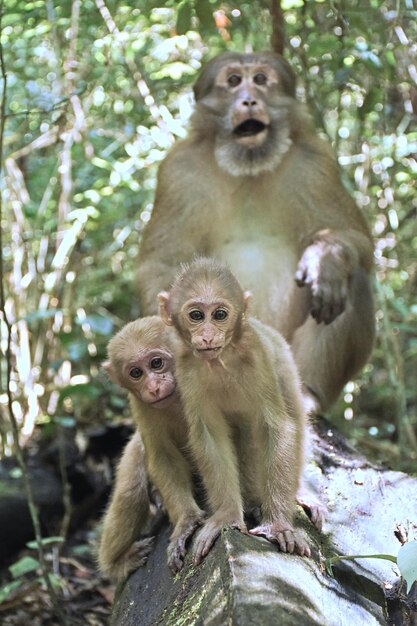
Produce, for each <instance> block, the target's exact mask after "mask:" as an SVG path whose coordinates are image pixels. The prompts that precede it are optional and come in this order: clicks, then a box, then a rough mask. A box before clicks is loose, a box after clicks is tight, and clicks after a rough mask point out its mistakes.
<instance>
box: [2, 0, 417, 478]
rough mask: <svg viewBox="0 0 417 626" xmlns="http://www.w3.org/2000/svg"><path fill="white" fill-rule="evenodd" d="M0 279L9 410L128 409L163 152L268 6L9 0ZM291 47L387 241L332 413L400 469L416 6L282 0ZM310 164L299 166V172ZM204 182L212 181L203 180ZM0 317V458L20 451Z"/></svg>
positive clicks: (411, 243) (416, 86)
mask: <svg viewBox="0 0 417 626" xmlns="http://www.w3.org/2000/svg"><path fill="white" fill-rule="evenodd" d="M2 4H3V18H2V33H1V41H2V46H3V56H4V65H5V70H6V72H7V96H6V105H5V106H6V108H5V130H4V139H3V143H4V147H3V150H4V159H3V161H4V163H3V171H2V181H1V192H2V198H3V209H2V223H1V227H2V253H3V269H2V276H1V279H2V284H3V289H4V294H5V309H6V313H7V317H8V321H9V323H10V325H11V372H10V375H11V381H10V385H11V391H12V401H13V410H14V413H15V416H16V419H17V422H18V425H19V428H20V431H21V436H22V440H23V441H26V440H28V439H29V438H31V436H32V435H33V433H34V430H35V429H39V428H40V429H41V430H42V432H43V433H45V434H49V435H53V433H54V429H55V428H56V427H57V426H58V425H60V426H61V427H62V426H63V427H70V428H74V427H75V426H76V427H77V428H85V427H88V426H90V425H93V424H95V423H100V422H101V423H102V422H103V420H113V419H115V418H117V417H119V416H120V415H121V414H123V412H124V411H125V408H126V402H125V397H124V396H123V395H120V394H119V392H118V391H117V389H116V388H115V387H113V386H112V384H110V382H109V381H108V380H107V379H106V377H105V375H104V374H103V372H102V371H101V370H100V364H101V363H102V361H103V359H104V358H105V354H106V344H107V342H108V340H109V338H110V337H111V335H112V334H113V333H114V332H115V331H116V330H118V329H119V328H120V327H121V326H122V325H123V324H124V323H125V322H127V321H129V320H131V319H133V318H135V317H136V316H138V314H139V313H140V312H139V311H138V308H137V304H136V298H135V294H134V288H133V276H134V270H135V258H136V254H137V251H138V245H139V242H140V236H141V231H142V229H143V227H144V226H145V224H146V222H147V221H148V220H149V217H150V214H151V210H152V200H153V195H154V190H155V176H156V172H157V168H158V164H159V163H160V161H161V160H162V159H163V158H164V156H165V154H166V152H167V150H168V149H169V148H170V146H171V145H172V144H173V142H174V141H175V140H177V139H178V138H181V137H183V136H184V135H185V133H186V127H187V119H188V117H189V115H190V112H191V110H192V93H191V86H192V83H193V81H194V80H195V78H196V75H197V73H198V71H199V69H200V67H201V64H202V63H203V62H204V61H205V60H206V59H208V58H210V57H211V56H213V55H215V54H216V53H218V52H220V51H222V50H226V49H232V50H240V51H244V50H251V49H254V50H262V49H266V48H268V47H269V45H270V44H269V37H270V33H271V16H270V12H269V3H267V2H266V1H251V2H237V1H236V2H216V1H210V2H209V1H207V0H182V1H181V2H179V3H178V2H175V1H174V0H167V1H166V2H156V1H154V0H141V2H137V3H135V2H133V3H128V2H119V1H118V2H115V1H114V0H111V1H108V2H107V3H105V2H104V1H103V0H84V1H82V2H81V1H80V0H72V1H67V0H63V1H60V2H56V1H55V0H46V1H45V0H34V1H32V2H30V1H29V2H21V1H20V0H4V1H3V3H2ZM282 8H283V9H284V11H285V27H286V34H287V51H286V56H287V57H288V59H289V60H290V62H291V64H292V66H293V68H294V70H295V71H296V73H297V75H298V77H299V83H298V92H299V97H300V98H301V99H303V100H305V101H306V102H307V103H308V105H309V108H310V110H311V112H312V114H313V116H314V118H315V122H316V125H317V127H318V128H319V129H320V131H321V132H322V133H324V134H325V135H327V136H328V138H329V140H330V141H331V143H332V145H333V148H334V150H335V152H336V153H337V155H338V158H339V163H340V167H341V169H342V173H343V177H344V181H345V184H346V185H347V187H348V188H349V190H350V192H351V193H352V194H353V196H354V197H355V199H356V201H357V203H358V205H359V206H360V208H361V209H362V211H363V212H364V213H365V215H366V217H367V219H368V221H369V223H370V225H371V228H372V231H373V235H374V238H375V261H376V281H375V297H376V301H377V306H376V321H377V326H378V337H377V342H376V345H375V349H374V353H373V358H372V360H371V362H370V363H369V365H368V366H367V367H366V368H365V369H364V371H363V372H362V374H361V376H360V377H359V378H358V379H357V380H355V381H352V382H351V383H349V384H348V385H347V386H346V388H345V394H344V397H342V398H341V399H340V402H339V404H338V405H337V406H336V407H335V408H334V410H333V411H332V414H333V415H332V419H333V420H334V422H335V423H337V425H338V426H339V427H340V428H342V429H343V431H344V432H345V433H347V434H348V435H349V437H350V438H351V440H352V441H353V442H354V443H356V444H357V445H359V446H360V447H362V448H363V449H365V450H366V452H367V453H370V451H372V453H373V455H374V457H376V458H377V459H379V460H383V461H387V462H389V463H390V464H391V465H392V466H396V467H403V468H406V469H411V468H412V467H413V461H415V459H416V457H417V451H416V435H415V433H416V425H417V411H416V407H417V386H416V371H417V325H416V319H417V300H416V293H417V258H416V250H417V230H416V226H415V225H416V216H417V190H416V184H417V161H416V159H417V128H416V120H417V62H416V59H417V43H416V42H417V19H416V18H417V10H416V6H415V2H413V0H398V1H396V2H394V1H393V2H381V1H380V0H363V1H361V2H360V3H358V2H357V1H356V0H344V1H343V2H341V1H337V0H335V1H329V2H319V1H316V0H306V1H303V0H283V2H282ZM300 180H302V172H300ZM196 193H198V190H196ZM7 334H8V329H7V326H6V324H5V323H4V320H3V322H2V324H1V357H2V359H1V394H0V441H1V445H0V454H2V455H10V454H12V453H13V448H14V443H13V441H14V439H13V435H12V431H11V427H10V421H9V416H8V398H7V394H6V380H7V366H6V358H5V357H6V353H7Z"/></svg>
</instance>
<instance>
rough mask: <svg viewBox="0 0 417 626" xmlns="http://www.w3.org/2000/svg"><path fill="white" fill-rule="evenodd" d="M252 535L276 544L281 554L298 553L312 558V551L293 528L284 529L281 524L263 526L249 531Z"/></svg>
mask: <svg viewBox="0 0 417 626" xmlns="http://www.w3.org/2000/svg"><path fill="white" fill-rule="evenodd" d="M249 534H250V535H257V536H262V537H265V538H266V539H268V541H271V542H272V543H276V544H278V546H279V549H280V550H281V552H289V553H291V554H292V553H293V552H296V553H297V554H299V555H300V556H311V551H310V548H309V547H308V545H307V544H306V543H305V542H304V541H302V540H301V539H300V538H299V537H297V535H296V533H295V532H294V530H293V529H292V528H286V529H285V528H283V526H282V525H281V524H279V525H278V524H273V523H271V524H262V525H261V526H257V527H256V528H252V529H251V530H250V531H249Z"/></svg>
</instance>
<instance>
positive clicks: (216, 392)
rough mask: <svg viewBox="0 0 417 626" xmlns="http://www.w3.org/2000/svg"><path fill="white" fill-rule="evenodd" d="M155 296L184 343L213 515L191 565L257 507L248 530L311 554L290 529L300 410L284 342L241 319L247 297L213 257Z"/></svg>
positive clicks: (179, 371) (190, 405) (187, 385)
mask: <svg viewBox="0 0 417 626" xmlns="http://www.w3.org/2000/svg"><path fill="white" fill-rule="evenodd" d="M159 301H160V312H161V315H162V318H163V319H164V321H165V323H166V324H167V325H173V326H174V327H175V328H176V330H177V332H178V334H179V336H180V338H181V339H182V344H181V345H180V346H178V347H177V348H176V351H175V359H176V377H177V381H178V385H179V389H180V393H181V397H182V400H183V404H184V411H185V415H186V419H187V422H188V426H189V438H190V445H191V449H192V451H193V454H194V457H195V461H196V464H197V466H198V469H199V472H200V475H201V476H202V479H203V482H204V485H205V488H206V491H207V498H208V502H209V506H210V512H211V516H210V517H209V519H208V520H207V521H206V523H205V524H204V526H203V528H202V529H201V530H200V531H199V532H198V534H197V537H196V539H195V541H194V544H193V555H194V562H195V563H199V562H200V561H201V559H202V558H203V557H204V556H205V555H206V554H207V553H208V551H209V549H210V547H211V546H212V544H213V542H214V541H215V539H216V537H217V536H218V534H219V532H220V531H221V529H222V528H223V527H224V526H226V525H229V526H232V527H236V528H238V529H240V530H241V531H242V532H246V526H245V523H244V519H243V515H244V510H245V509H246V510H250V509H253V508H256V507H260V508H261V516H262V517H261V523H260V525H259V526H257V527H256V528H254V529H252V530H251V531H250V532H251V533H253V534H259V535H264V536H265V537H267V538H268V539H269V540H271V541H273V542H275V543H277V544H278V545H279V547H280V549H281V550H283V551H284V552H286V551H288V552H293V551H296V552H298V553H299V554H301V555H309V554H310V549H309V547H308V546H307V545H306V543H305V542H304V541H303V540H302V539H300V537H299V536H298V535H297V533H296V532H295V530H294V527H293V516H294V511H295V506H296V493H297V489H298V487H299V484H300V478H301V474H302V468H303V456H304V454H303V434H304V429H305V413H304V409H303V403H302V396H301V391H300V382H299V377H298V373H297V369H296V366H295V364H294V360H293V357H292V354H291V350H290V348H289V346H288V344H287V343H286V341H285V340H284V339H283V338H282V336H281V335H280V334H279V333H278V332H277V331H275V330H274V329H272V328H271V327H269V326H266V325H265V324H262V323H261V322H259V321H258V320H256V319H255V318H253V317H249V318H247V317H246V307H247V303H248V301H249V294H248V293H247V292H245V293H244V292H243V291H242V289H241V288H240V285H239V283H238V282H237V280H236V279H235V277H234V276H233V275H232V273H231V272H230V270H228V268H226V267H225V266H224V265H222V264H220V263H218V262H217V261H215V260H213V259H205V258H200V259H197V260H195V261H194V262H193V263H191V264H190V265H186V266H184V267H183V270H182V272H181V273H180V275H179V276H178V277H177V279H176V280H175V282H174V284H173V287H172V289H171V291H170V293H166V292H163V293H161V294H160V295H159ZM198 317H201V320H200V319H198ZM194 318H195V319H194Z"/></svg>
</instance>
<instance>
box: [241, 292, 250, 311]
mask: <svg viewBox="0 0 417 626" xmlns="http://www.w3.org/2000/svg"><path fill="white" fill-rule="evenodd" d="M251 301H252V292H251V291H245V292H244V294H243V306H244V307H245V309H244V313H247V311H248V309H249V305H250V303H251Z"/></svg>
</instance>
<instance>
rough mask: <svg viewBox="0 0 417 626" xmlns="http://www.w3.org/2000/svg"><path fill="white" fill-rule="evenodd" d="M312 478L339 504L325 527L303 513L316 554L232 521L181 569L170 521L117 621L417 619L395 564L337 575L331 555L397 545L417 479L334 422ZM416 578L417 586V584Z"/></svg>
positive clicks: (413, 507)
mask: <svg viewBox="0 0 417 626" xmlns="http://www.w3.org/2000/svg"><path fill="white" fill-rule="evenodd" d="M316 456H317V463H316V464H315V465H312V466H311V467H310V468H309V478H310V482H311V483H312V485H314V487H315V488H316V489H317V490H318V491H319V492H320V493H321V497H322V498H323V500H324V501H325V502H326V503H327V505H328V507H329V515H328V518H327V521H326V523H325V526H324V529H323V532H322V533H321V534H320V533H318V532H316V530H315V529H314V528H313V527H312V525H311V524H310V523H309V521H308V520H307V519H306V517H305V515H304V514H303V513H301V512H300V514H299V519H298V523H297V525H298V527H299V528H300V529H301V531H300V532H304V533H308V535H309V541H310V545H311V546H312V552H313V554H312V557H311V558H310V559H306V558H302V557H299V556H294V555H288V554H282V553H280V552H278V550H277V549H276V547H275V546H274V545H272V544H270V543H269V542H267V541H266V540H264V539H261V538H257V537H251V536H246V535H242V534H240V533H239V532H238V531H236V530H232V529H226V530H224V531H223V533H222V535H221V537H220V538H219V539H218V540H217V542H216V544H215V546H214V548H213V549H212V551H211V552H210V553H209V555H208V556H207V557H206V558H205V560H204V561H203V563H202V564H201V565H200V566H198V567H193V566H192V564H191V563H190V561H189V559H187V560H186V564H185V566H184V569H183V570H182V571H181V572H180V573H179V574H178V575H177V576H175V577H173V576H172V574H171V573H170V571H169V569H168V567H167V565H166V555H165V550H166V546H167V543H168V536H169V529H168V528H167V527H165V529H164V530H163V532H162V533H161V534H160V535H159V536H158V539H157V542H156V548H155V551H154V552H153V553H152V555H151V557H150V559H149V561H148V564H147V565H146V566H145V567H143V568H141V569H139V570H137V571H136V572H134V573H133V574H132V576H130V578H129V579H128V580H127V582H126V583H125V585H124V586H123V587H122V588H121V589H119V590H118V595H117V598H116V601H115V605H114V610H113V617H112V626H154V625H158V624H161V625H166V626H191V625H204V626H228V625H230V626H235V625H236V626H269V625H279V626H307V625H308V626H315V625H317V626H376V625H380V624H384V625H386V624H392V625H394V626H403V625H404V626H414V625H415V624H417V612H416V610H417V601H416V598H417V594H415V593H414V591H413V590H412V592H411V593H410V594H409V595H408V596H406V595H405V589H404V586H403V585H402V584H401V579H400V578H399V572H398V569H397V567H396V566H395V564H394V563H391V562H389V561H384V560H379V559H370V558H367V559H360V560H356V561H341V562H339V563H338V564H337V565H334V567H333V577H331V576H329V575H328V574H327V573H326V571H325V568H324V565H323V562H324V559H325V558H328V557H330V556H333V555H334V554H338V555H354V554H359V555H366V554H391V555H393V556H396V555H397V553H398V550H399V548H400V546H401V544H400V542H399V540H398V539H397V536H398V534H399V533H398V529H402V532H403V533H404V532H407V531H408V532H409V533H410V539H413V538H414V537H413V536H412V533H413V531H414V532H415V529H416V526H417V479H415V478H412V477H410V476H407V475H405V474H403V473H401V472H392V471H388V470H384V469H383V468H379V467H374V466H372V465H371V464H370V463H368V462H367V461H366V459H365V458H364V457H362V456H360V455H359V454H357V453H356V452H355V451H354V450H352V449H351V448H350V447H349V446H348V445H346V444H345V442H343V440H341V439H340V438H339V437H338V435H337V433H335V432H334V431H330V430H328V429H325V431H323V432H322V433H321V437H320V439H319V440H318V443H317V450H316ZM414 587H416V585H414Z"/></svg>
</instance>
